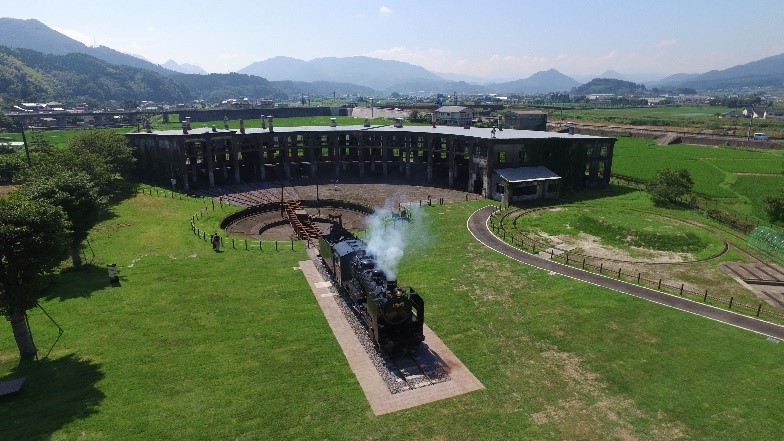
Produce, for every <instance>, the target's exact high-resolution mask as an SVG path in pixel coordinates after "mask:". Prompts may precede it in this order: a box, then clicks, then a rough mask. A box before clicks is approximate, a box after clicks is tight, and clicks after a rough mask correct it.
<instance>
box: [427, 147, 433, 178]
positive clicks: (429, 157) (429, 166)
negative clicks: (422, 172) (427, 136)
mask: <svg viewBox="0 0 784 441" xmlns="http://www.w3.org/2000/svg"><path fill="white" fill-rule="evenodd" d="M434 142H435V141H433V140H430V148H429V149H427V183H428V184H430V183H432V182H433V154H434V153H433V143H434Z"/></svg>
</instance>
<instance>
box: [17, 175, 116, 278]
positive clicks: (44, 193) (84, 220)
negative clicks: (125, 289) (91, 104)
mask: <svg viewBox="0 0 784 441" xmlns="http://www.w3.org/2000/svg"><path fill="white" fill-rule="evenodd" d="M21 191H22V192H23V193H24V194H25V195H27V196H28V197H29V198H30V199H31V200H45V201H48V202H50V203H52V204H53V205H55V206H58V207H60V208H62V209H63V211H64V212H65V215H66V217H67V218H68V221H69V222H70V224H71V233H70V235H69V236H70V237H69V239H70V240H69V248H70V252H71V261H72V263H73V266H74V267H78V266H81V265H82V256H81V255H80V254H79V248H80V246H81V244H82V242H83V241H84V240H85V239H86V238H87V235H88V233H89V232H90V229H91V228H92V227H93V225H95V223H96V222H97V221H98V218H99V216H100V214H101V211H102V210H103V208H104V207H105V205H106V198H105V197H102V196H100V195H99V193H98V189H97V188H96V186H95V184H94V183H93V182H92V181H91V180H90V177H89V176H88V175H87V174H86V173H83V172H76V171H71V170H63V169H58V172H57V173H56V174H55V175H54V176H51V175H48V174H47V175H41V174H39V175H34V176H33V177H32V179H30V180H28V181H27V182H26V183H25V184H24V185H23V186H22V188H21Z"/></svg>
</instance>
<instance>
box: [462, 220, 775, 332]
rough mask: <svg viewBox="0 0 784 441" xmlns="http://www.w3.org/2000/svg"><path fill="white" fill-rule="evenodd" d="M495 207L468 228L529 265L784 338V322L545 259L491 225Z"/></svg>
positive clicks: (504, 252)
mask: <svg viewBox="0 0 784 441" xmlns="http://www.w3.org/2000/svg"><path fill="white" fill-rule="evenodd" d="M495 209H496V207H494V206H487V207H485V208H482V209H480V210H477V211H476V212H474V213H473V214H472V215H471V217H470V218H468V223H467V224H468V225H467V226H468V231H470V232H471V234H472V235H473V236H474V238H476V239H477V240H478V241H479V242H482V243H483V244H484V245H485V246H486V247H488V248H490V249H491V250H493V251H496V252H498V253H501V254H503V255H505V256H507V257H510V258H512V259H514V260H517V261H518V262H521V263H524V264H526V265H530V266H533V267H536V268H540V269H543V270H546V271H552V272H554V273H558V274H561V275H564V276H567V277H571V278H573V279H576V280H580V281H583V282H587V283H591V284H594V285H598V286H603V287H605V288H609V289H612V290H615V291H618V292H622V293H624V294H628V295H632V296H635V297H639V298H641V299H645V300H649V301H651V302H654V303H658V304H660V305H665V306H669V307H672V308H675V309H679V310H681V311H685V312H689V313H692V314H696V315H699V316H702V317H705V318H709V319H711V320H716V321H719V322H722V323H726V324H728V325H732V326H736V327H738V328H741V329H745V330H748V331H751V332H756V333H758V334H762V335H765V336H768V337H774V338H777V339H780V340H784V326H780V325H776V324H773V323H769V322H765V321H762V320H758V319H756V318H754V317H749V316H745V315H741V314H737V313H735V312H732V311H729V310H726V309H721V308H717V307H714V306H710V305H706V304H704V303H699V302H695V301H691V300H687V299H684V298H682V297H678V296H673V295H670V294H666V293H663V292H660V291H655V290H652V289H649V288H645V287H643V286H639V285H635V284H632V283H628V282H624V281H621V280H617V279H613V278H610V277H606V276H602V275H599V274H595V273H591V272H588V271H583V270H581V269H579V268H574V267H571V266H567V265H563V264H561V263H558V262H554V261H552V260H548V259H543V258H541V257H538V256H535V255H533V254H530V253H527V252H525V251H522V250H520V249H518V248H515V247H513V246H511V245H509V244H508V243H506V242H504V241H503V240H501V239H499V238H498V237H496V236H495V235H494V234H493V233H492V231H490V229H489V227H488V226H487V221H488V219H489V218H490V215H491V214H492V213H493V211H494V210H495Z"/></svg>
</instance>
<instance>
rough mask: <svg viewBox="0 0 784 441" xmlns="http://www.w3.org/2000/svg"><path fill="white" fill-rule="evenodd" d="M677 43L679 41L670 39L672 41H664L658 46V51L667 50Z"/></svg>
mask: <svg viewBox="0 0 784 441" xmlns="http://www.w3.org/2000/svg"><path fill="white" fill-rule="evenodd" d="M677 43H678V40H676V39H674V38H673V39H670V40H663V41H660V42H659V44H657V45H656V49H658V50H660V51H661V50H664V49H667V48H669V47H672V46H675V45H676V44H677Z"/></svg>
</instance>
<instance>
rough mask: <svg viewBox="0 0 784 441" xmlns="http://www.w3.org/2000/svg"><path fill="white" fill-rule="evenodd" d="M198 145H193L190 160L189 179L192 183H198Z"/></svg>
mask: <svg viewBox="0 0 784 441" xmlns="http://www.w3.org/2000/svg"><path fill="white" fill-rule="evenodd" d="M198 147H199V144H194V145H193V154H192V156H191V157H190V158H191V179H192V180H193V183H194V184H195V183H196V182H198V181H199V148H198Z"/></svg>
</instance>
